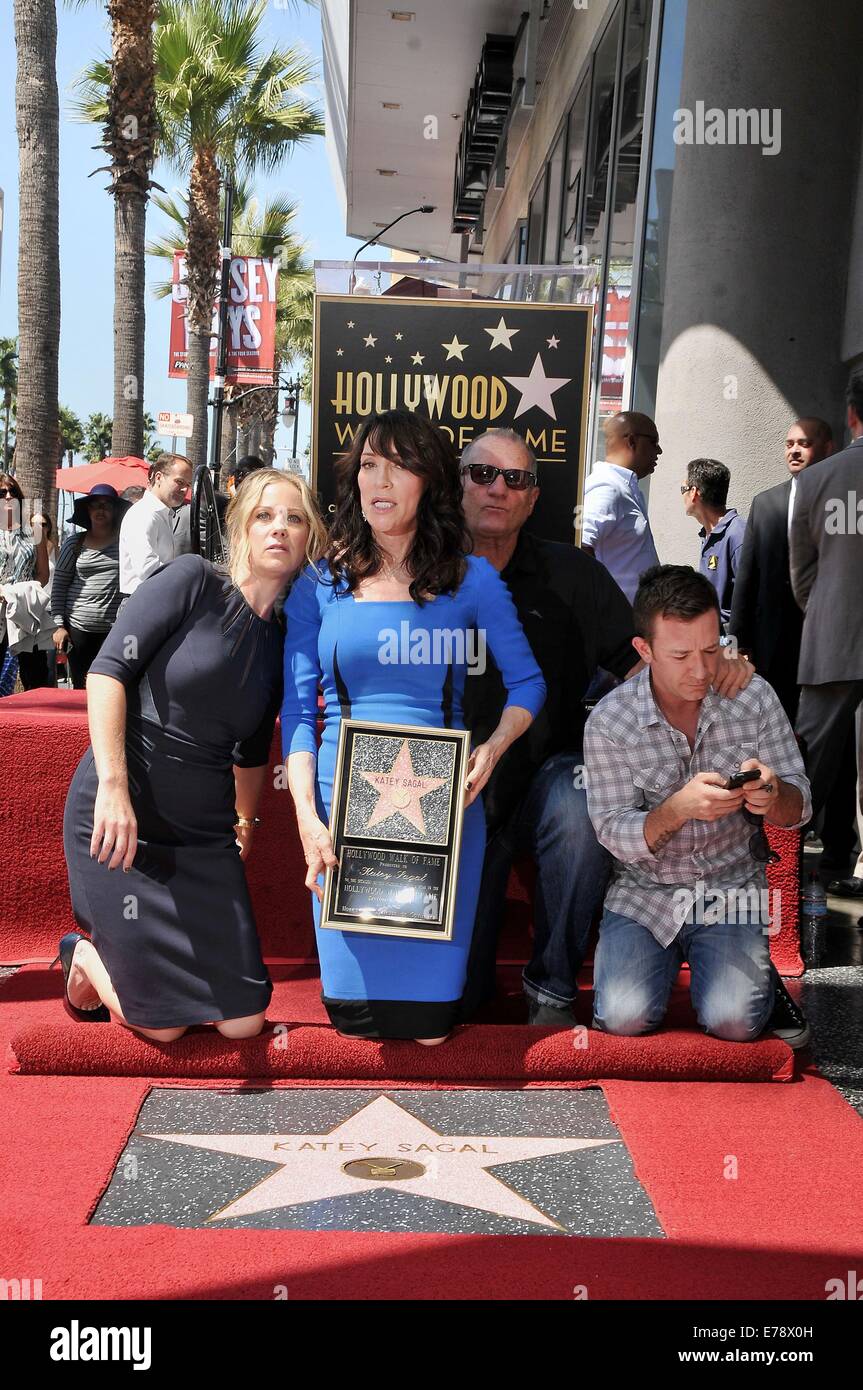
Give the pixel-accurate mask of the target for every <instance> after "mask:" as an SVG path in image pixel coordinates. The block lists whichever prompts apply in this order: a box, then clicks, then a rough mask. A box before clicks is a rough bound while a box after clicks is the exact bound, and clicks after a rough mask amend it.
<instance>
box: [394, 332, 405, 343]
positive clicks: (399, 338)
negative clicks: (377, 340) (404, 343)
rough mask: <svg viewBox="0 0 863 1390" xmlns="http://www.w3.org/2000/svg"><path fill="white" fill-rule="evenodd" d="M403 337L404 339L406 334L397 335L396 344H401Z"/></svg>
mask: <svg viewBox="0 0 863 1390" xmlns="http://www.w3.org/2000/svg"><path fill="white" fill-rule="evenodd" d="M403 337H404V334H403V333H397V334H396V342H397V343H400V342H401V340H402V338H403Z"/></svg>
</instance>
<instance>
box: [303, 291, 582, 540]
mask: <svg viewBox="0 0 863 1390" xmlns="http://www.w3.org/2000/svg"><path fill="white" fill-rule="evenodd" d="M592 315H593V309H592V307H591V306H589V305H584V304H560V303H554V302H552V303H541V302H536V303H520V302H516V301H514V300H499V299H433V298H408V297H402V296H398V295H382V296H379V297H374V298H366V297H363V298H362V299H358V298H357V297H356V296H354V297H351V296H350V295H326V294H318V295H316V297H315V327H314V370H313V398H312V479H313V483H314V485H315V486H316V487H317V489H318V491H319V492H320V494H321V499H322V501H323V504H324V508H325V510H329V509H331V508H332V506H333V502H334V497H335V471H334V470H335V467H336V464H337V463H338V461H339V459H340V458H342V457H344V455H345V453H347V451H348V449H349V448H350V445H351V441H352V440H353V439H354V437H355V436H356V434H357V431H358V430H359V429H360V428H361V426H362V425H363V423H364V421H365V420H367V419H368V417H369V416H370V415H372V414H374V413H376V412H380V411H384V410H392V409H400V410H413V411H416V412H417V413H418V414H420V415H423V416H426V417H427V418H429V419H430V420H431V421H432V423H433V424H435V425H437V426H438V427H439V428H440V429H441V430H442V431H443V432H444V433H445V434H446V435H447V436H448V437H449V438H450V439H451V440H452V443H453V446H454V448H455V451H456V453H457V455H459V456H461V453H462V451H463V449H464V448H465V446H466V445H467V444H468V443H469V442H470V441H471V440H472V439H474V438H475V437H476V436H477V435H480V434H482V433H483V432H484V431H485V430H487V429H500V428H510V429H515V430H517V431H518V433H519V434H521V435H523V436H524V438H525V439H526V441H527V443H528V444H529V445H530V447H531V448H532V449H533V451H534V453H535V455H536V458H537V464H538V470H539V483H540V495H539V500H538V502H537V505H536V508H535V510H534V513H533V516H532V517H531V520H530V522H529V526H530V529H531V530H533V531H534V532H535V533H536V534H537V535H540V536H545V537H546V538H547V539H549V540H557V541H565V542H568V543H570V544H571V543H572V542H573V541H575V540H578V539H579V538H580V527H579V526H577V524H576V517H577V513H576V508H577V507H578V506H579V505H580V503H581V501H582V497H583V492H584V476H585V449H586V438H587V404H588V390H589V381H590V342H591V333H592Z"/></svg>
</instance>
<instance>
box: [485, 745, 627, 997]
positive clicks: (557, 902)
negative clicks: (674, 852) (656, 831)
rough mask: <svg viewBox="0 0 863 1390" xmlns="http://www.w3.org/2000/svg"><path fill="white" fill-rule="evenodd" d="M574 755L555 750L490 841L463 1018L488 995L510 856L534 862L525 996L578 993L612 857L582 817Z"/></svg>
mask: <svg viewBox="0 0 863 1390" xmlns="http://www.w3.org/2000/svg"><path fill="white" fill-rule="evenodd" d="M582 767H583V759H582V757H581V754H579V753H557V754H555V756H554V757H552V758H548V759H547V760H546V762H544V763H543V765H542V767H541V768H540V769H539V771H538V772H536V773H535V774H534V777H533V780H532V782H531V784H530V787H529V789H528V792H527V795H526V796H525V798H524V801H523V802H522V803H521V805H520V807H519V808H518V810H517V811H516V812H515V813H514V814H513V816H512V817H511V819H510V820H509V822H508V823H507V824H506V825H505V826H504V827H503V828H502V829H501V830H499V831H498V832H497V833H496V834H494V835H492V836H491V837H490V838H489V841H488V843H487V845H486V851H485V862H484V865H483V874H482V883H481V885H480V892H479V902H478V904H477V912H476V923H475V926H474V934H473V941H472V943H471V953H470V959H469V961H468V971H467V983H466V985H465V992H464V997H463V1007H462V1016H463V1017H465V1018H467V1017H470V1016H471V1014H473V1013H474V1012H475V1011H476V1009H478V1008H479V1007H480V1005H481V1004H482V1003H484V1002H485V1001H486V1000H487V999H490V998H492V997H493V996H494V989H495V957H496V952H497V939H498V935H499V932H500V929H501V927H502V925H503V919H504V912H505V908H506V886H507V881H508V879H509V873H510V869H511V867H512V861H513V858H514V856H515V854H516V853H519V854H531V855H533V858H534V859H535V860H536V868H537V878H536V896H535V900H534V911H533V927H534V939H533V954H532V956H531V959H530V963H529V964H528V966H527V967H526V969H525V971H524V988H525V992H526V993H527V994H528V995H529V996H530V997H531V998H532V999H536V1000H538V1001H539V1002H540V1003H549V1004H553V1005H558V1006H560V1007H566V1006H568V1005H570V1004H571V1003H572V1001H573V1000H574V999H575V996H576V976H577V975H578V971H579V969H580V967H581V963H582V960H583V958H584V952H585V949H586V946H587V938H588V934H589V932H590V925H591V922H592V921H593V919H594V917H595V916H596V914H597V912H598V911H599V908H600V905H601V903H602V899H603V896H604V894H605V889H606V885H607V883H608V879H609V876H610V874H611V864H612V861H611V856H610V855H609V854H608V853H607V851H606V850H604V849H603V848H602V846H601V845H600V844H599V842H598V840H597V838H596V835H595V834H594V830H593V826H592V825H591V823H590V819H589V817H588V814H587V797H586V794H585V791H584V787H583V786H582V785H579V783H581V782H583V780H584V779H583V776H581V775H579V774H580V770H581V769H582Z"/></svg>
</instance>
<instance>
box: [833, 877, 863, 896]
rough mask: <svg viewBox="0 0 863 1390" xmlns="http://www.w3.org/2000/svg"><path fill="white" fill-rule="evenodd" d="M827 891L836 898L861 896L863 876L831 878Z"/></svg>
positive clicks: (862, 893) (862, 894)
mask: <svg viewBox="0 0 863 1390" xmlns="http://www.w3.org/2000/svg"><path fill="white" fill-rule="evenodd" d="M827 892H828V893H832V894H833V895H834V896H835V897H837V898H863V878H834V879H831V881H830V882H829V883H828V885H827Z"/></svg>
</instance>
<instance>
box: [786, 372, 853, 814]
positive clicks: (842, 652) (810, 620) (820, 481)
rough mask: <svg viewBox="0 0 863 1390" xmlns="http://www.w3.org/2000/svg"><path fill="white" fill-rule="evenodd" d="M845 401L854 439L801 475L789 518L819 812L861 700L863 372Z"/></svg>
mask: <svg viewBox="0 0 863 1390" xmlns="http://www.w3.org/2000/svg"><path fill="white" fill-rule="evenodd" d="M847 400H848V428H849V430H850V432H851V436H852V442H851V444H850V445H849V447H848V448H847V449H843V450H842V452H841V453H839V454H835V455H834V456H833V458H832V459H830V460H829V461H828V462H825V463H822V464H821V465H820V466H819V467H818V468H813V469H811V470H807V471H806V472H805V473H803V474H802V476H801V477H799V478H798V480H797V497H796V500H795V503H794V515H793V518H792V522H791V538H790V552H791V587H792V589H793V591H794V597H795V598H796V600H797V602H798V604H799V605H800V607H801V608H802V609H803V611H804V613H805V617H804V621H803V635H802V640H801V647H800V666H799V670H798V679H799V681H800V686H801V690H800V705H799V709H798V714H797V733H798V734H799V736H800V739H801V742H802V743H803V746H804V754H805V758H806V771H807V773H808V775H809V780H810V783H811V786H812V812H813V816H815V815H817V813H818V811H819V809H820V808H821V807H822V806H824V804H825V802H826V800H827V797H828V796H829V795H830V793H831V791H832V790H833V788H834V786H835V785H836V782H837V779H838V778H839V777H840V774H841V771H842V766H843V759H845V758H847V749H848V745H849V741H850V739H851V738H853V731H854V716H855V713H856V710H857V706H858V705H859V704H860V702H861V700H863V603H861V594H863V376H861V377H856V378H854V379H853V380H852V382H851V384H850V386H849V388H848V397H847ZM858 502H859V504H860V505H859V510H858ZM860 771H861V769H860V768H859V767H858V769H857V772H858V778H859V774H860Z"/></svg>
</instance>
